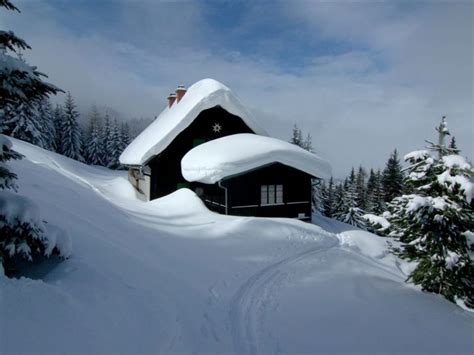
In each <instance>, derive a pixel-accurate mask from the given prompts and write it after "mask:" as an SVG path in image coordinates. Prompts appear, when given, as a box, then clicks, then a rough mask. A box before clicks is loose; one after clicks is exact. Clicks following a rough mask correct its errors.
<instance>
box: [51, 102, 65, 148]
mask: <svg viewBox="0 0 474 355" xmlns="http://www.w3.org/2000/svg"><path fill="white" fill-rule="evenodd" d="M63 124H64V111H63V108H62V106H61V105H56V107H55V109H54V112H53V126H54V132H55V133H56V135H55V137H54V147H55V151H56V153H59V154H63V152H62V141H63V137H64V131H63Z"/></svg>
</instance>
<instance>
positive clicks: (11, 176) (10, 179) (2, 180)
mask: <svg viewBox="0 0 474 355" xmlns="http://www.w3.org/2000/svg"><path fill="white" fill-rule="evenodd" d="M21 158H22V155H21V154H19V153H17V152H16V151H14V150H13V149H12V143H11V142H10V140H9V139H7V137H5V136H4V135H2V134H0V190H6V189H9V190H14V191H16V190H17V188H18V186H17V184H16V181H15V180H16V177H17V176H16V174H15V173H13V172H12V171H10V169H9V168H8V165H7V161H9V160H18V159H21Z"/></svg>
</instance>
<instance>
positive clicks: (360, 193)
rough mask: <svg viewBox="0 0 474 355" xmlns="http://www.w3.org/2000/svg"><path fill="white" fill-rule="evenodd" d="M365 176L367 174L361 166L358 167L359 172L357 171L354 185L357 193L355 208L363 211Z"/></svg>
mask: <svg viewBox="0 0 474 355" xmlns="http://www.w3.org/2000/svg"><path fill="white" fill-rule="evenodd" d="M366 176H367V173H366V172H365V170H364V168H363V167H362V165H360V166H359V170H358V171H357V176H356V183H355V184H356V192H357V197H356V203H357V206H358V207H359V208H360V209H362V210H364V211H366V210H367V191H366V187H365V178H366Z"/></svg>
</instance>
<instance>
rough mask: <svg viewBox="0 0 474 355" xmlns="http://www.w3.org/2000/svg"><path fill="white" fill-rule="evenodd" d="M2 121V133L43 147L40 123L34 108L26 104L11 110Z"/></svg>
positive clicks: (43, 141)
mask: <svg viewBox="0 0 474 355" xmlns="http://www.w3.org/2000/svg"><path fill="white" fill-rule="evenodd" d="M8 116H9V117H8V118H7V119H5V120H4V124H3V133H4V134H7V135H9V136H12V137H14V138H18V139H21V140H23V141H25V142H28V143H31V144H35V145H37V146H39V147H44V145H45V140H44V138H43V134H42V128H41V123H40V121H39V120H38V115H37V112H36V110H35V107H34V106H33V105H31V104H30V103H28V102H23V103H22V104H21V105H19V106H16V107H15V108H14V109H13V108H12V109H11V110H10V111H9V114H8Z"/></svg>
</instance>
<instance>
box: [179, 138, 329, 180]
mask: <svg viewBox="0 0 474 355" xmlns="http://www.w3.org/2000/svg"><path fill="white" fill-rule="evenodd" d="M277 162H278V163H282V164H285V165H288V166H291V167H293V168H295V169H298V170H301V171H304V172H306V173H308V174H310V175H312V176H315V177H319V178H323V179H329V178H330V177H331V166H330V165H329V163H328V162H327V161H325V160H323V159H321V158H320V157H318V156H317V155H316V154H313V153H310V152H308V151H306V150H304V149H303V148H301V147H299V146H297V145H295V144H291V143H288V142H285V141H282V140H280V139H276V138H271V137H264V136H259V135H256V134H249V133H240V134H233V135H230V136H226V137H222V138H218V139H214V140H212V141H209V142H206V143H203V144H200V145H198V146H197V147H194V148H193V149H191V150H190V151H189V152H187V153H186V154H185V155H184V157H183V159H182V160H181V171H182V173H183V177H184V178H185V179H186V180H188V181H200V182H203V183H205V184H214V183H216V182H218V181H219V180H221V179H223V178H225V177H229V176H232V175H236V174H240V173H243V172H246V171H249V170H252V169H255V168H258V167H261V166H264V165H268V164H271V163H277Z"/></svg>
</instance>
